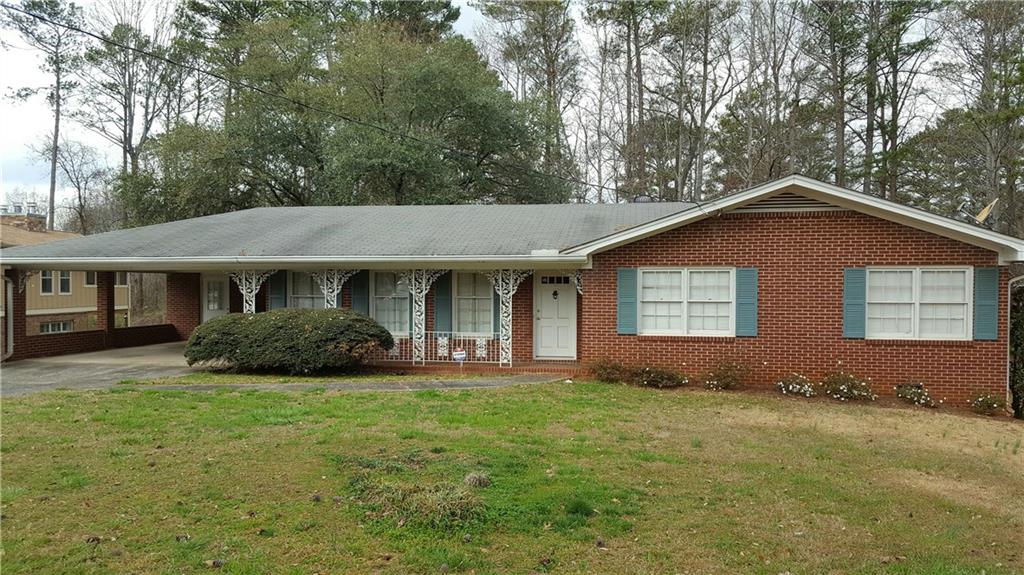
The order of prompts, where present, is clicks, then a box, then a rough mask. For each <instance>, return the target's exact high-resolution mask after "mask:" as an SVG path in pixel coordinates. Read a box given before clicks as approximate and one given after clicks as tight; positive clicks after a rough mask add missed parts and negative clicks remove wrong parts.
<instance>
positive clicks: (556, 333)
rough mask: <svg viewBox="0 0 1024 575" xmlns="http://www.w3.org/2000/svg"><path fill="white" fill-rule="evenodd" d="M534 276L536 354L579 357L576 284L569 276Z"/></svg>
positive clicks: (549, 356) (547, 357)
mask: <svg viewBox="0 0 1024 575" xmlns="http://www.w3.org/2000/svg"><path fill="white" fill-rule="evenodd" d="M533 277H534V280H533V281H534V284H533V311H534V314H533V317H534V325H533V354H534V357H536V358H538V359H576V286H575V285H574V284H573V283H572V280H571V279H570V278H569V276H564V275H542V274H539V273H538V274H534V276H533Z"/></svg>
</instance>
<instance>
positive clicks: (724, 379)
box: [704, 361, 750, 391]
mask: <svg viewBox="0 0 1024 575" xmlns="http://www.w3.org/2000/svg"><path fill="white" fill-rule="evenodd" d="M749 375H750V366H748V365H746V364H744V363H740V362H738V361H722V362H719V363H718V365H716V366H715V367H713V368H711V371H709V372H708V373H707V374H706V375H705V376H704V387H705V388H707V389H710V390H712V391H721V390H723V389H732V388H734V387H736V386H738V385H742V384H743V383H744V382H745V381H746V379H747V376H749Z"/></svg>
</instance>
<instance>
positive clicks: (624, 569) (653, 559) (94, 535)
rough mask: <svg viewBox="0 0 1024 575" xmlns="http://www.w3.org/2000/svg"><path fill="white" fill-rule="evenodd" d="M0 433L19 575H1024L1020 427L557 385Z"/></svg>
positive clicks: (40, 418)
mask: <svg viewBox="0 0 1024 575" xmlns="http://www.w3.org/2000/svg"><path fill="white" fill-rule="evenodd" d="M2 419H3V438H2V440H3V441H2V464H3V469H2V470H3V477H2V501H3V510H2V512H3V519H2V528H3V556H2V563H3V572H4V575H10V574H15V573H211V572H218V573H302V574H310V573H443V572H452V573H455V572H465V573H530V572H553V573H597V572H600V573H684V572H689V573H726V572H742V573H767V574H772V575H775V574H778V573H784V572H790V573H793V574H797V573H824V572H833V573H940V574H942V573H950V574H952V573H1013V572H1021V571H1024V497H1022V494H1024V446H1022V445H1021V443H1022V439H1024V425H1021V424H1020V422H1016V421H1012V420H1009V419H1006V418H996V419H986V418H981V417H974V416H970V415H965V414H955V413H948V412H935V411H928V410H925V409H923V408H922V409H893V408H878V407H870V406H857V405H845V404H832V403H827V402H821V401H815V402H810V401H802V400H799V399H792V398H782V397H779V398H776V397H772V396H768V395H751V394H737V393H718V394H716V393H712V392H704V391H692V390H686V391H652V390H644V389H636V388H627V387H620V386H611V385H600V384H583V383H576V384H569V383H561V384H544V385H535V386H521V387H510V388H502V389H487V390H472V391H451V392H441V391H423V392H416V393H340V392H325V391H322V390H316V391H287V392H262V391H256V390H246V389H237V390H236V389H226V390H218V391H214V392H209V393H189V392H169V391H158V390H146V389H142V388H139V387H138V386H123V387H119V388H117V389H115V390H113V391H103V392H76V393H71V392H54V393H47V394H40V395H34V396H27V397H19V398H13V399H5V400H4V401H3V405H2ZM473 473H475V474H482V475H484V476H485V477H486V478H487V479H489V481H490V485H488V486H480V485H473V486H466V485H465V484H464V478H465V477H466V476H467V475H469V474H473ZM477 478H478V479H479V475H477ZM477 483H481V482H479V481H478V482H477ZM482 483H486V481H483V482H482Z"/></svg>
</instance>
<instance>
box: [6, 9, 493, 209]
mask: <svg viewBox="0 0 1024 575" xmlns="http://www.w3.org/2000/svg"><path fill="white" fill-rule="evenodd" d="M454 3H455V4H456V5H458V6H459V7H460V8H461V15H460V17H459V20H458V21H457V22H456V23H455V31H456V32H458V33H460V34H463V35H464V36H466V37H470V38H471V37H472V36H473V31H474V29H476V28H477V26H478V24H479V23H480V22H481V21H482V19H483V18H482V16H481V15H480V13H479V12H478V11H477V10H476V9H475V8H473V7H471V6H469V5H468V0H455V2H454ZM77 4H79V5H80V6H83V7H84V8H85V10H86V13H88V12H89V11H90V10H91V9H93V8H94V6H95V4H96V1H95V0H78V1H77ZM0 44H2V46H3V47H2V49H0V204H2V203H7V196H8V194H9V193H11V192H15V191H20V192H28V193H30V194H35V195H36V196H38V197H39V199H40V200H43V199H44V198H46V196H47V195H48V194H49V187H50V176H49V173H50V171H49V163H48V162H47V161H46V160H45V159H40V158H37V157H36V155H35V154H34V153H33V152H32V150H31V148H32V147H33V146H39V145H40V144H42V143H44V141H46V140H48V139H49V138H50V137H51V134H52V133H53V114H52V112H51V111H50V107H49V106H48V105H47V103H46V100H45V97H44V95H43V94H39V95H37V96H36V97H34V98H32V99H31V100H28V101H24V102H22V101H15V100H13V99H11V98H10V95H11V93H12V92H13V91H14V90H15V89H17V88H22V87H27V86H33V87H40V86H46V85H47V84H48V83H49V77H48V75H47V74H45V73H43V72H42V71H41V70H40V69H39V67H40V64H41V62H42V58H41V56H40V54H39V52H37V51H35V50H32V49H30V48H29V47H27V46H26V45H25V44H24V43H23V42H22V41H21V39H20V38H19V37H18V35H17V34H16V33H14V32H11V31H10V30H6V29H0ZM61 133H62V136H64V137H66V139H68V140H74V141H79V142H82V143H85V144H89V145H92V146H95V147H97V148H99V149H100V150H103V151H104V152H105V153H106V154H107V156H108V162H109V163H110V164H111V165H116V164H117V162H118V161H119V158H120V156H119V154H118V153H117V152H116V150H114V149H113V147H112V145H111V144H110V143H109V142H107V141H106V140H104V139H103V138H101V137H99V136H97V135H96V134H93V133H91V132H89V131H88V130H85V129H83V128H82V127H80V126H78V125H76V124H75V123H74V122H72V121H70V120H68V119H67V118H65V119H64V120H63V121H62V122H61ZM62 139H63V138H62ZM17 195H20V194H17ZM67 195H68V194H67V193H61V192H60V191H58V197H57V205H58V206H59V205H60V204H61V200H62V199H63V198H66V197H67ZM59 213H60V212H59V211H58V214H59Z"/></svg>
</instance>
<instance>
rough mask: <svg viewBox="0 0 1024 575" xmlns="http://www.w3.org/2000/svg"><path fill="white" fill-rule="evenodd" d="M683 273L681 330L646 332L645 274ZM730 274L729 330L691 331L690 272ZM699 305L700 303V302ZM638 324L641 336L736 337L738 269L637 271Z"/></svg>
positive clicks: (671, 268) (658, 269) (650, 269)
mask: <svg viewBox="0 0 1024 575" xmlns="http://www.w3.org/2000/svg"><path fill="white" fill-rule="evenodd" d="M666 271H670V272H682V276H683V285H682V298H683V299H682V306H681V307H682V310H681V312H680V313H681V315H682V318H681V319H682V322H681V324H680V325H681V326H682V327H681V328H680V330H677V331H673V330H651V331H644V329H643V317H642V314H641V306H643V303H644V299H643V285H644V284H643V275H644V272H666ZM724 271H727V272H729V300H730V301H729V303H730V306H729V329H728V330H727V331H723V330H701V331H693V332H691V331H689V325H688V320H689V311H690V295H689V289H690V283H689V282H690V272H724ZM698 303H699V302H698ZM636 316H637V317H636V324H637V326H636V327H637V333H638V334H639V335H650V336H671V337H736V268H735V267H692V268H677V267H648V268H639V269H637V274H636Z"/></svg>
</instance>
